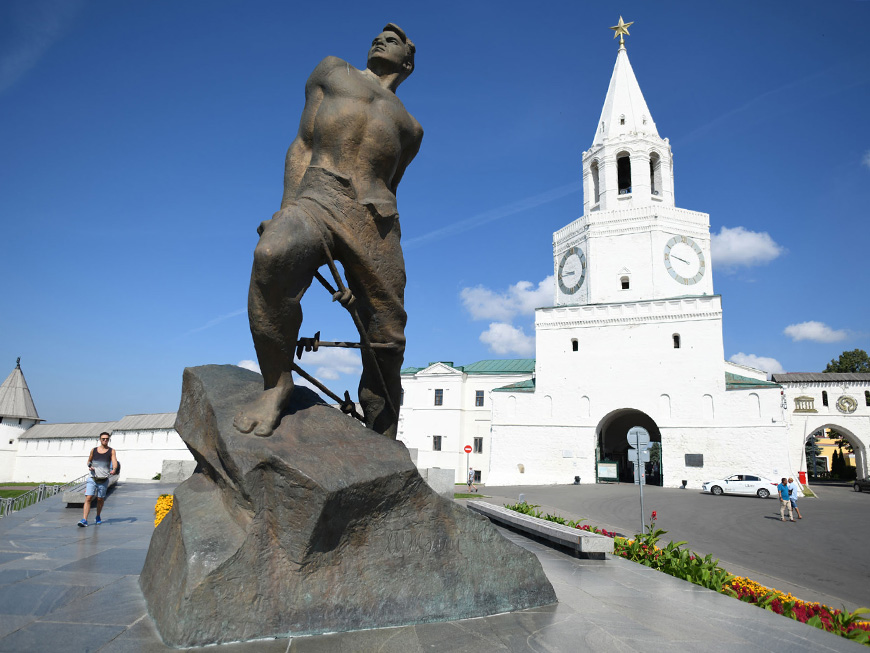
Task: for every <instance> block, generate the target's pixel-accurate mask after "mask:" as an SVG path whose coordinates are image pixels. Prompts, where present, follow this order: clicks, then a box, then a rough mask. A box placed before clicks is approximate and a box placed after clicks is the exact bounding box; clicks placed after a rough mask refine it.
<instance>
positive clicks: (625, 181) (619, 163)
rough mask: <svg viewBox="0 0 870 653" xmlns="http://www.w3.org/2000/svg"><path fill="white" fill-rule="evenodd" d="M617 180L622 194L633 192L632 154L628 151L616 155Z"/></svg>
mask: <svg viewBox="0 0 870 653" xmlns="http://www.w3.org/2000/svg"><path fill="white" fill-rule="evenodd" d="M616 181H617V187H618V188H619V194H620V195H628V194H629V193H631V156H630V155H629V154H628V152H620V153H619V154H617V155H616Z"/></svg>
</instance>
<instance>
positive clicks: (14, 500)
mask: <svg viewBox="0 0 870 653" xmlns="http://www.w3.org/2000/svg"><path fill="white" fill-rule="evenodd" d="M88 476H89V474H85V475H84V476H80V477H79V478H77V479H76V480H74V481H70V482H69V483H65V484H64V485H46V484H45V483H40V484H39V487H35V488H33V489H32V490H30V491H29V492H25V493H24V494H20V495H18V496H17V497H11V498H9V499H0V518H2V517H5V516H6V515H11V514H12V513H13V512H18V511H19V510H24V509H25V508H28V507H30V506H32V505H33V504H34V503H39V502H40V501H42V500H43V499H48V498H49V497H53V496H55V495H56V494H60V493H61V492H64V491H66V490H68V489H70V488H71V487H73V486H76V485H81V484H82V483H84V482H85V480H86V479H87V478H88Z"/></svg>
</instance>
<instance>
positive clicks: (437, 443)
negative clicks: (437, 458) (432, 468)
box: [432, 435, 441, 451]
mask: <svg viewBox="0 0 870 653" xmlns="http://www.w3.org/2000/svg"><path fill="white" fill-rule="evenodd" d="M432 451H441V436H440V435H433V436H432Z"/></svg>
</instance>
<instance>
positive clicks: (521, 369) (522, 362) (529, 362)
mask: <svg viewBox="0 0 870 653" xmlns="http://www.w3.org/2000/svg"><path fill="white" fill-rule="evenodd" d="M435 363H442V364H443V365H449V366H450V367H452V368H453V369H455V370H459V371H460V372H465V373H466V374H531V373H532V372H534V371H535V359H534V358H508V359H500V358H493V359H488V360H482V361H477V362H476V363H469V364H468V365H454V364H453V363H451V362H450V361H435ZM435 363H429V365H427V366H426V367H429V366H431V365H434V364H435ZM425 369H426V368H425V367H406V368H405V369H403V370H402V374H416V373H417V372H419V371H420V370H425Z"/></svg>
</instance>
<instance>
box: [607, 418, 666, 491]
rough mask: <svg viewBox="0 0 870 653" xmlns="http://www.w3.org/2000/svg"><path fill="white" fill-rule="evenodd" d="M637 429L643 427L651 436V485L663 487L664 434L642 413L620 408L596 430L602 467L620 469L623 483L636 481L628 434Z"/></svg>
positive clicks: (647, 470) (648, 470)
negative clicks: (609, 466) (613, 466)
mask: <svg viewBox="0 0 870 653" xmlns="http://www.w3.org/2000/svg"><path fill="white" fill-rule="evenodd" d="M635 426H640V427H643V428H644V429H646V430H647V432H648V433H649V436H650V442H651V445H650V448H649V456H650V460H649V462H647V463H644V473H645V474H646V483H647V484H648V485H662V479H663V473H662V434H661V431H659V427H658V424H656V423H655V420H653V418H652V417H650V416H649V415H647V414H646V413H644V412H643V411H640V410H636V409H634V408H620V409H618V410H614V411H613V412H611V413H608V414H607V415H605V416H604V417H603V418H602V419H601V421H600V422H599V423H598V427H597V428H596V436H597V452H598V456H597V459H598V462H599V463H605V464H606V463H613V462H615V463H616V465H617V471H618V478H619V481H620V482H622V483H631V482H633V480H634V463H632V462H631V461H629V449H631V447H630V446H629V444H628V438H627V436H628V431H629V429H631V428H634V427H635Z"/></svg>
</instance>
